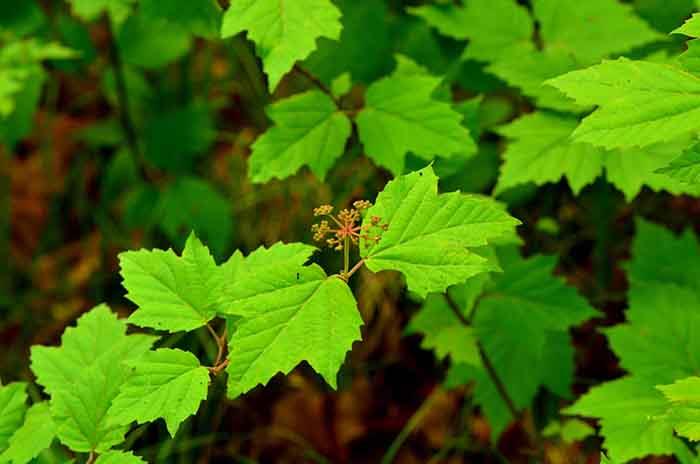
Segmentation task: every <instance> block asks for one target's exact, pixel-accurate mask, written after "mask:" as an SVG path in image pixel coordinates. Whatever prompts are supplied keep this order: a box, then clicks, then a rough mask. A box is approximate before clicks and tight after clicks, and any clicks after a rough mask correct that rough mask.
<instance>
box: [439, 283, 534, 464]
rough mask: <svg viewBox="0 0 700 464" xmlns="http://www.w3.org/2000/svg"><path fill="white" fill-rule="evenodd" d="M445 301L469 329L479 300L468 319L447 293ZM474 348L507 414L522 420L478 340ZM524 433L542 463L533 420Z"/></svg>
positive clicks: (526, 426)
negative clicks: (506, 409)
mask: <svg viewBox="0 0 700 464" xmlns="http://www.w3.org/2000/svg"><path fill="white" fill-rule="evenodd" d="M444 295H445V300H446V301H447V305H448V306H449V307H450V309H451V310H452V312H453V313H454V315H455V316H456V317H457V319H459V321H460V322H461V323H462V324H464V325H465V326H467V327H471V321H472V320H473V319H474V317H475V314H476V309H477V307H478V302H479V299H477V301H476V302H475V306H474V309H473V310H472V312H471V314H470V315H469V318H466V317H464V314H462V311H461V309H460V308H459V305H458V304H457V302H456V301H455V300H454V299H453V298H452V297H451V296H450V294H449V293H447V292H445V293H444ZM476 347H477V350H478V351H479V358H481V364H483V365H484V370H485V371H486V374H487V375H488V376H489V378H490V379H491V382H492V383H493V385H494V386H495V387H496V391H497V392H498V395H499V396H500V397H501V400H502V401H503V403H504V404H505V405H506V408H508V412H510V415H511V416H512V417H513V420H515V421H517V420H520V419H521V418H522V416H523V415H522V414H520V413H519V412H518V408H517V407H516V406H515V402H514V401H513V399H512V398H511V397H510V395H509V394H508V390H506V386H505V384H504V383H503V381H502V380H501V378H500V377H499V376H498V373H497V372H496V368H495V367H494V366H493V363H492V362H491V360H490V359H489V357H488V355H487V354H486V350H484V346H483V345H482V344H481V342H480V341H479V340H476ZM524 427H525V431H526V432H527V434H528V435H529V437H530V441H531V442H532V444H533V445H534V446H535V448H536V449H537V451H536V454H537V456H536V457H535V459H536V462H538V463H539V462H543V459H544V448H543V446H542V437H541V436H540V434H539V431H538V430H537V426H536V425H535V423H534V418H532V420H530V421H528V423H527V424H524Z"/></svg>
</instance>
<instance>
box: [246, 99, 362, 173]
mask: <svg viewBox="0 0 700 464" xmlns="http://www.w3.org/2000/svg"><path fill="white" fill-rule="evenodd" d="M267 113H268V115H269V117H270V119H272V120H273V121H274V122H275V125H274V126H273V127H272V128H271V129H268V131H267V132H265V134H263V135H262V136H261V137H260V138H258V140H257V141H256V142H255V143H254V144H253V153H252V155H251V157H250V159H249V166H250V177H251V179H252V180H253V182H267V181H269V180H270V179H272V178H275V177H277V178H279V179H284V178H285V177H289V176H291V175H292V174H294V173H295V172H297V171H298V170H299V168H301V167H302V166H304V165H308V166H309V167H310V168H311V171H312V172H313V173H314V174H316V176H318V177H319V178H321V179H323V178H324V177H325V176H326V174H327V173H328V171H329V170H330V168H331V167H332V166H333V164H334V163H335V161H336V160H337V159H338V158H339V157H340V156H341V155H342V154H343V152H344V151H345V142H346V141H347V139H348V137H350V132H351V129H352V127H351V124H350V120H349V119H348V117H347V116H346V115H345V113H343V112H342V111H340V110H339V109H338V107H337V106H336V105H335V103H334V102H333V100H331V98H330V97H329V96H328V95H326V94H324V93H323V92H320V91H318V90H313V91H310V92H306V93H302V94H298V95H295V96H293V97H291V98H287V99H285V100H282V101H279V102H277V103H275V104H274V105H272V106H270V107H268V109H267Z"/></svg>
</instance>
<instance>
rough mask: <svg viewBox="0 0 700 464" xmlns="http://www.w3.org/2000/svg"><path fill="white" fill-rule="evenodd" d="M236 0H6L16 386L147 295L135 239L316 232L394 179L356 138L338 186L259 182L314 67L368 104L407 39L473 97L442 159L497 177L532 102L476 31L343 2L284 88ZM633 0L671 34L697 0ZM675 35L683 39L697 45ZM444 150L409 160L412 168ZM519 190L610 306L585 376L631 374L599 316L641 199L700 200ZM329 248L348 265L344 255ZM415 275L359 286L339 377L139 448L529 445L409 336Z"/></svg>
mask: <svg viewBox="0 0 700 464" xmlns="http://www.w3.org/2000/svg"><path fill="white" fill-rule="evenodd" d="M226 3H227V2H226V1H225V0H222V1H221V2H219V3H217V2H215V1H213V0H211V1H208V0H202V1H197V2H195V1H190V0H168V1H167V2H166V1H162V0H161V1H158V0H70V1H69V2H66V1H62V0H21V1H9V0H5V1H2V2H0V189H1V190H0V263H2V269H1V270H0V378H1V379H2V380H3V382H7V381H13V380H20V379H30V378H31V373H30V371H29V368H28V349H29V346H30V345H33V344H54V343H57V342H58V338H59V336H60V334H61V333H62V331H63V330H64V328H65V327H66V326H67V325H69V324H71V323H72V322H73V321H74V320H75V319H76V318H77V317H78V316H79V315H80V314H81V313H82V312H84V311H86V310H87V309H89V308H91V307H92V306H94V305H96V304H98V303H100V302H103V301H104V302H107V303H108V304H109V305H110V306H111V307H112V308H113V309H114V310H116V311H118V312H120V313H121V314H122V315H127V314H128V313H129V312H130V311H131V310H132V309H133V308H132V307H130V306H129V304H128V303H127V301H126V300H125V299H124V298H123V290H122V288H121V286H120V281H119V276H118V264H117V260H116V255H117V253H118V252H120V251H123V250H125V249H137V248H140V247H146V248H152V247H159V248H168V247H173V248H174V249H176V250H180V249H181V247H182V246H183V244H184V240H185V238H186V236H187V234H188V233H189V231H190V230H195V231H197V233H198V235H199V236H200V237H202V238H203V240H204V241H205V243H207V244H208V245H209V246H210V248H211V249H212V251H213V252H214V253H215V255H216V257H217V258H218V260H221V259H222V258H224V257H226V256H228V255H229V254H230V253H231V252H232V251H233V250H235V249H241V250H243V251H244V252H248V251H250V250H252V249H254V248H256V247H258V246H259V245H261V244H271V243H274V242H276V241H279V240H282V241H286V242H289V241H306V242H310V241H311V233H310V230H309V226H310V225H311V224H312V222H313V217H312V208H313V207H315V206H317V205H319V204H324V203H332V204H334V205H336V206H340V207H342V206H345V205H347V204H349V203H350V202H351V201H352V200H355V199H360V198H366V199H373V198H374V196H375V195H376V193H377V192H378V191H379V190H381V188H382V187H383V186H384V184H385V183H386V181H387V180H389V179H390V178H391V176H390V174H389V173H387V172H386V171H384V170H382V169H380V168H378V167H377V166H375V165H374V164H373V163H372V162H371V161H370V160H368V158H367V157H365V156H363V153H362V149H361V146H360V145H359V144H357V143H355V144H353V145H352V146H353V148H352V149H351V150H349V151H348V152H347V153H346V154H345V155H344V156H343V157H341V159H340V160H339V162H338V163H337V164H336V165H335V166H334V168H333V169H332V170H331V171H330V174H329V175H328V176H327V178H326V179H325V181H320V180H319V179H317V178H316V177H315V176H313V175H312V174H311V173H310V172H309V171H308V170H307V169H306V168H304V169H302V171H301V172H300V173H299V174H297V175H295V176H293V177H291V178H288V179H286V180H284V181H277V180H275V181H271V182H268V183H265V184H252V183H251V182H250V181H249V180H248V173H247V157H248V156H249V153H250V145H251V143H252V142H253V141H254V140H255V139H256V137H257V136H258V135H259V134H261V133H262V132H264V131H265V130H266V129H267V128H268V127H269V125H270V121H269V120H268V118H267V117H266V114H265V107H266V106H267V105H268V104H269V103H271V102H274V101H276V100H278V99H280V98H282V97H285V96H288V95H292V94H294V93H298V92H299V91H302V90H305V89H310V88H314V87H315V84H314V82H313V79H309V76H308V75H307V74H310V75H311V76H313V77H315V78H318V79H320V80H321V81H323V82H324V83H325V84H326V85H331V84H332V83H334V82H340V83H342V81H337V80H336V79H337V78H338V77H341V78H342V76H343V75H344V74H346V73H349V75H350V76H352V89H351V91H350V92H349V93H348V94H347V96H345V97H344V98H346V99H351V100H353V106H354V107H359V106H361V103H362V102H361V100H362V96H363V89H364V88H365V87H366V86H367V85H368V84H370V83H371V82H373V81H375V80H376V79H378V78H380V77H383V76H385V75H387V74H388V73H390V72H391V71H392V69H393V68H394V66H395V61H394V56H395V54H396V53H400V54H402V55H404V56H406V57H409V58H411V59H412V60H414V61H415V62H416V63H418V64H420V65H422V66H424V67H426V68H427V69H428V70H430V72H431V73H433V74H435V75H440V76H446V77H445V80H444V82H443V86H442V88H441V90H440V92H443V93H444V95H445V96H446V98H452V99H453V100H454V101H456V102H464V103H463V104H462V105H461V106H458V108H462V109H463V110H464V114H465V115H468V119H467V120H466V124H467V125H468V126H469V127H470V129H471V133H472V136H473V137H474V138H475V139H476V140H478V142H479V151H478V153H477V154H476V155H474V156H472V157H469V158H458V159H456V160H455V159H449V160H439V161H436V164H435V169H436V170H437V171H438V173H440V174H441V177H442V188H443V189H444V190H455V189H461V190H463V191H467V192H483V193H489V192H490V191H491V189H492V188H493V186H494V184H495V182H496V177H497V174H498V167H499V164H500V153H501V152H502V151H503V140H502V138H501V137H500V136H498V135H497V134H496V133H495V132H494V131H493V130H492V129H493V128H495V127H496V126H498V125H500V124H503V123H505V122H508V121H510V120H512V119H514V118H515V117H516V116H517V115H519V114H521V113H523V112H528V111H530V110H532V108H533V106H532V104H531V103H530V102H529V100H528V99H527V98H525V97H524V96H523V95H522V94H521V93H519V91H518V90H517V89H515V88H513V87H511V86H509V85H507V84H506V83H505V82H503V81H501V80H500V79H498V78H496V77H494V76H493V75H491V74H487V73H486V72H485V71H484V69H483V65H482V64H479V63H478V62H476V61H470V60H466V61H465V60H463V59H460V55H461V53H462V48H463V44H462V43H458V42H456V41H454V40H451V39H449V38H446V37H444V36H441V35H438V34H437V33H436V32H435V30H433V29H431V28H430V27H429V26H428V24H427V23H426V22H424V21H422V20H421V19H420V18H418V17H416V16H411V15H408V14H407V13H406V8H407V7H408V6H415V5H419V4H421V3H422V2H419V1H409V0H406V1H402V0H336V1H335V3H336V4H337V6H338V7H339V8H340V9H341V10H342V13H343V19H342V22H343V26H344V29H343V32H342V36H341V39H340V40H339V41H330V40H326V39H321V40H320V41H319V44H318V45H319V46H318V50H316V51H315V52H314V53H313V54H312V55H311V56H310V57H309V58H308V59H307V60H305V62H303V63H300V65H299V66H300V67H301V69H302V70H303V72H302V71H293V72H291V73H290V74H288V75H287V76H286V77H285V78H284V79H283V81H282V83H281V84H280V85H279V86H278V87H277V89H276V91H275V93H274V94H273V95H270V94H269V93H268V90H267V83H266V78H265V75H264V74H263V73H262V70H261V66H260V63H259V60H258V58H257V57H256V56H255V53H254V49H253V46H252V44H251V43H250V42H248V41H247V40H246V39H245V37H244V36H241V35H239V36H236V37H234V38H232V39H227V40H220V39H218V37H219V29H220V21H221V16H222V9H224V8H225V7H226V6H227V5H226ZM520 3H522V4H527V2H525V1H521V2H520ZM630 3H631V4H632V6H633V7H634V8H635V9H636V11H637V13H638V14H639V15H640V16H641V17H643V18H644V19H646V20H647V21H648V22H649V23H650V24H651V25H652V26H653V27H654V28H655V29H657V30H658V31H659V32H662V33H667V32H669V31H670V30H671V29H673V28H674V27H676V26H677V25H678V24H680V23H681V22H682V20H683V18H685V17H687V16H688V15H689V13H690V12H691V11H693V8H694V7H695V3H694V2H693V0H635V1H633V2H630ZM665 46H666V47H671V48H672V47H676V48H678V49H679V50H680V47H681V42H680V41H678V42H672V43H670V44H666V45H665ZM640 54H641V52H640ZM345 79H347V77H346V78H345ZM338 85H340V84H338ZM475 97H477V98H475ZM353 138H354V139H356V134H355V135H353ZM424 164H425V160H422V159H420V158H410V159H409V163H408V167H409V169H410V168H418V167H421V166H423V165H424ZM500 198H501V199H502V200H504V201H505V202H507V203H508V205H509V207H510V208H511V211H512V212H513V214H514V215H515V216H516V217H518V218H519V219H521V220H522V221H523V222H524V225H523V227H521V229H520V232H521V236H522V237H523V238H524V241H525V250H526V253H534V252H544V253H550V254H557V255H559V256H560V266H559V269H560V272H561V274H562V275H564V276H565V277H566V278H567V280H568V281H569V282H570V283H571V284H573V285H575V286H576V287H577V288H578V289H579V290H580V291H581V292H582V293H583V294H584V295H585V296H586V297H587V298H588V299H589V300H590V301H592V302H593V303H594V305H595V306H596V307H598V308H599V309H602V310H603V311H604V312H605V318H604V319H598V320H595V321H594V323H590V324H589V325H587V326H586V327H584V328H582V329H580V330H578V331H577V332H576V333H575V338H574V339H575V342H576V347H577V364H578V367H577V372H576V384H577V388H581V389H583V388H586V386H587V385H589V384H591V383H594V382H597V381H599V380H601V379H609V378H612V377H614V376H616V375H619V373H620V369H619V367H618V366H617V363H616V360H615V358H614V357H613V355H612V354H611V353H610V351H609V350H608V348H607V346H606V344H605V340H604V338H603V337H602V336H601V335H600V334H598V333H596V332H595V330H594V329H595V328H596V326H600V325H609V324H612V323H614V322H619V321H620V320H621V319H622V317H623V316H622V310H623V308H624V295H625V289H626V282H625V278H624V274H623V273H622V272H621V271H620V267H619V266H618V264H617V263H618V262H619V261H620V260H621V259H623V258H625V257H626V256H627V255H628V253H629V241H630V237H631V236H632V231H633V211H636V212H641V214H642V215H644V216H646V217H648V218H653V219H654V220H656V221H658V222H663V223H665V224H666V225H668V226H669V227H671V228H673V229H675V230H678V229H680V228H681V227H683V226H685V225H687V224H688V223H689V222H690V221H691V219H690V218H692V217H695V218H697V217H700V216H699V215H698V213H700V203H698V202H697V200H694V199H691V198H689V197H684V196H675V197H674V196H670V195H667V194H663V193H661V194H658V193H657V194H652V193H651V192H650V191H647V190H646V189H645V190H643V191H642V193H641V194H640V195H638V196H637V197H636V199H634V200H633V201H632V203H629V202H626V201H625V199H624V197H623V196H622V194H620V193H619V192H617V191H613V190H612V189H611V188H610V187H609V186H607V185H606V184H605V183H601V182H598V183H596V184H594V185H593V186H590V187H587V188H585V189H584V190H583V193H582V194H581V196H580V197H579V199H578V200H576V201H575V199H574V195H573V193H572V192H571V190H570V189H569V187H568V186H567V184H566V182H560V183H557V184H549V185H546V186H544V187H541V188H539V189H536V188H535V187H534V186H532V185H526V186H523V187H519V188H516V189H512V190H510V191H507V192H505V193H504V194H503V195H501V197H500ZM601 205H602V206H601ZM696 226H697V224H696ZM696 228H697V227H696ZM318 259H319V260H320V261H322V262H323V263H324V264H326V265H327V268H328V269H334V268H339V263H340V260H339V257H338V256H335V255H334V254H333V253H331V252H328V251H323V252H322V253H321V254H320V256H319V258H318ZM396 277H397V276H396V275H394V274H388V273H382V274H379V275H372V274H371V273H369V272H361V273H360V274H359V277H358V279H357V280H356V281H355V282H354V285H355V287H356V288H355V289H356V294H357V295H358V300H359V305H360V309H361V311H362V314H363V317H364V320H365V322H366V326H365V327H364V328H363V330H364V333H363V338H364V341H363V342H362V343H361V344H357V345H356V346H355V349H354V350H353V351H352V353H351V354H350V356H349V360H348V362H347V363H346V366H344V368H343V370H342V371H341V385H340V389H339V391H338V392H333V391H330V390H329V389H328V388H327V387H326V386H325V385H324V384H323V382H320V381H319V380H318V379H317V378H316V377H315V375H314V374H313V373H312V372H310V370H307V369H305V368H304V367H301V368H299V369H297V370H296V371H295V372H294V373H293V374H292V375H291V376H289V377H288V378H281V377H280V378H277V379H275V380H274V381H273V382H271V384H270V385H269V386H268V387H266V388H264V389H257V390H255V391H254V392H251V393H250V394H247V395H245V396H244V397H242V398H239V399H237V400H235V401H230V400H226V399H225V394H224V387H225V386H224V384H223V383H222V382H219V381H217V382H215V384H214V386H213V387H212V388H213V390H214V394H213V396H210V398H212V399H211V400H210V401H208V402H207V403H206V404H205V405H204V406H203V407H202V409H201V410H200V412H199V414H198V415H197V416H196V417H195V418H194V419H192V420H190V421H188V422H187V423H186V425H185V426H184V427H183V430H182V431H181V432H180V433H179V434H178V436H177V437H176V438H175V439H170V438H169V437H168V436H167V434H166V431H165V427H164V426H163V425H162V424H158V425H154V426H152V427H150V428H149V429H148V430H147V431H146V429H145V428H140V429H137V430H136V431H135V432H133V433H132V434H131V435H130V436H129V441H130V443H131V444H133V446H134V449H135V451H136V452H137V454H139V455H142V456H144V457H145V458H147V459H148V460H149V462H182V463H192V462H240V463H254V462H261V463H264V462H274V463H301V462H304V463H306V462H317V463H327V462H334V463H335V462H337V463H359V462H380V461H382V458H384V459H385V460H384V461H382V462H390V458H391V457H392V456H394V455H393V454H392V453H396V455H395V457H394V462H401V463H426V462H430V463H443V462H444V463H463V462H525V461H523V459H524V458H523V452H522V450H521V449H520V448H521V447H522V446H523V443H525V442H526V438H525V432H524V430H523V427H522V426H521V425H520V424H515V425H513V426H512V427H510V428H509V429H508V430H507V431H506V433H505V434H504V435H503V436H502V438H501V440H500V441H499V443H497V444H495V445H493V444H491V443H490V440H489V426H488V424H487V422H486V421H485V420H484V419H483V417H482V415H481V414H480V413H479V411H478V408H476V407H475V406H474V405H473V404H472V403H471V400H470V397H469V395H468V394H466V393H468V392H467V390H468V388H460V389H457V390H453V391H449V392H448V391H444V390H442V389H438V388H436V387H437V386H438V385H439V384H440V383H441V382H442V381H443V377H444V372H445V366H444V365H442V363H440V362H437V361H436V360H435V359H434V357H433V355H432V353H430V352H427V351H423V350H421V349H420V347H419V346H420V338H419V337H417V336H415V335H413V336H407V337H404V336H403V334H404V327H405V326H406V322H407V320H408V318H409V317H410V315H411V314H412V313H413V312H414V311H415V309H416V307H417V304H416V303H414V302H412V301H411V300H410V299H409V298H407V296H406V295H405V294H404V292H403V290H402V285H401V282H400V279H397V278H396ZM169 343H170V344H173V345H174V344H183V345H185V346H187V347H188V349H190V350H192V351H194V352H198V353H200V354H201V356H202V357H203V358H205V357H206V356H213V355H214V354H215V353H214V351H215V347H214V346H212V343H211V341H210V340H209V339H208V338H207V337H206V334H204V333H202V334H194V335H187V336H185V337H183V336H179V335H174V336H172V340H170V341H169ZM33 394H34V395H39V394H40V393H39V392H38V391H35V392H33ZM537 401H538V404H537V405H536V406H537V407H536V408H535V411H540V412H542V411H545V412H544V413H543V414H546V411H548V410H549V411H551V410H553V409H554V410H556V409H557V407H558V403H557V402H556V400H555V399H552V398H550V397H547V396H546V395H541V396H540V397H538V399H537ZM550 431H551V429H550ZM554 433H555V434H556V433H557V432H556V431H555V432H554ZM571 433H572V434H574V435H575V434H576V431H575V430H574V431H571ZM562 436H566V435H565V434H562ZM595 440H596V439H595V438H591V439H590V440H588V441H586V442H579V443H576V444H570V443H569V442H568V441H567V440H564V439H557V440H552V441H551V442H548V444H547V450H546V455H547V459H548V462H552V463H555V464H556V463H574V462H580V463H588V462H591V463H592V462H598V458H599V456H598V454H597V452H596V450H597V449H598V445H599V444H598V443H597V442H596V441H595ZM47 459H49V460H48V461H47V462H51V461H50V457H47ZM661 461H662V460H660V459H656V461H654V462H661ZM650 462H651V461H650Z"/></svg>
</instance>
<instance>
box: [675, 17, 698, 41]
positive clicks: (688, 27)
mask: <svg viewBox="0 0 700 464" xmlns="http://www.w3.org/2000/svg"><path fill="white" fill-rule="evenodd" d="M672 33H673V34H683V35H687V36H688V37H695V38H696V39H697V38H700V13H695V14H694V15H693V16H692V17H691V18H690V19H688V20H687V21H686V22H685V23H683V25H682V26H681V27H679V28H677V29H674V30H673V32H672Z"/></svg>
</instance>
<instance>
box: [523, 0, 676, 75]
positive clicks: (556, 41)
mask: <svg viewBox="0 0 700 464" xmlns="http://www.w3.org/2000/svg"><path fill="white" fill-rule="evenodd" d="M533 10H534V14H535V17H536V18H537V20H538V22H539V24H540V34H541V37H542V40H543V41H544V43H545V46H546V48H547V49H557V50H562V51H565V52H566V53H568V54H570V55H571V56H573V57H575V58H576V59H578V60H580V62H582V63H592V62H594V61H597V60H599V59H600V58H603V57H606V56H609V55H612V54H615V53H621V52H625V51H627V50H630V49H632V48H635V47H639V46H641V45H645V44H647V43H649V42H652V41H655V40H659V39H664V36H663V35H661V34H659V33H658V32H656V31H654V30H653V29H651V28H650V27H649V26H648V25H647V24H646V23H645V22H644V21H643V20H642V19H640V18H639V17H638V16H636V15H635V14H634V12H633V10H632V7H631V6H630V5H625V4H623V3H620V2H619V1H618V0H587V1H585V2H580V1H578V0H534V1H533Z"/></svg>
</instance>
